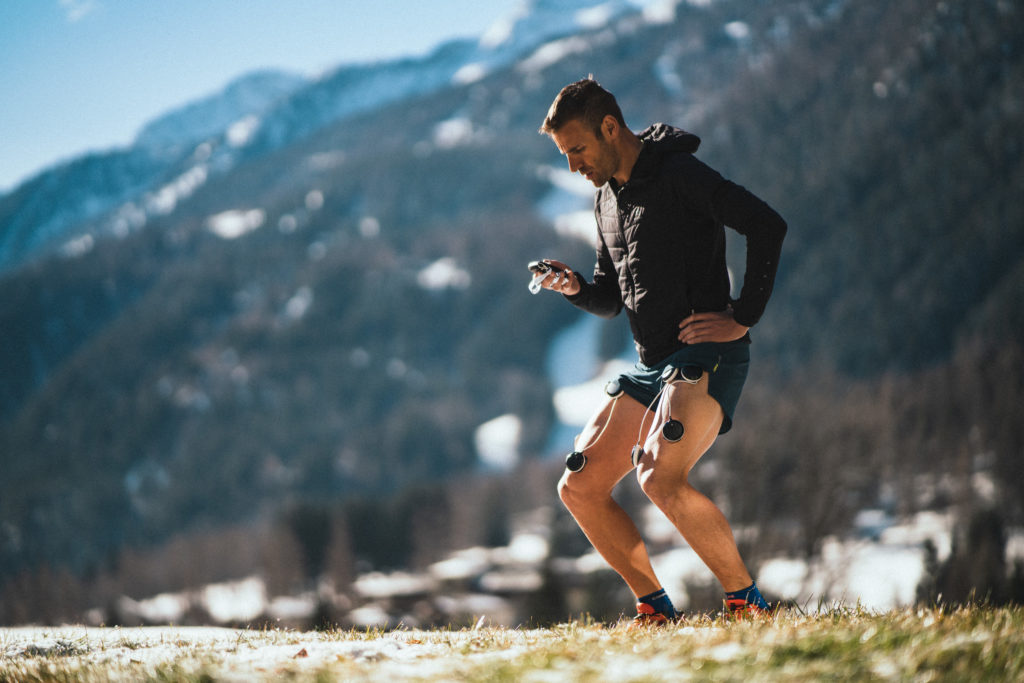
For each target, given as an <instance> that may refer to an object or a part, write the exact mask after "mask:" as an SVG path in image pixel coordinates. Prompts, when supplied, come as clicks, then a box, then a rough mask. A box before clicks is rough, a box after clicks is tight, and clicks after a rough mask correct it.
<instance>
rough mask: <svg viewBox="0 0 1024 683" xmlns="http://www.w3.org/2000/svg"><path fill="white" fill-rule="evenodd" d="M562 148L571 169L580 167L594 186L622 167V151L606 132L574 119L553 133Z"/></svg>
mask: <svg viewBox="0 0 1024 683" xmlns="http://www.w3.org/2000/svg"><path fill="white" fill-rule="evenodd" d="M551 139H552V140H554V142H555V146H556V147H558V151H559V152H561V153H562V154H564V155H565V156H566V158H567V159H568V160H569V170H570V171H572V172H573V173H576V172H577V171H579V173H580V174H582V175H583V176H585V177H586V179H587V180H589V181H590V182H592V183H593V184H594V187H601V186H602V185H604V184H605V183H607V182H608V181H609V180H610V179H611V177H612V176H613V175H615V172H616V171H617V170H618V168H619V155H618V153H617V152H616V150H615V148H614V147H613V146H612V144H611V142H609V141H608V140H607V139H606V137H605V134H604V133H603V132H602V133H601V134H600V135H598V134H595V133H594V130H593V129H592V128H591V127H590V126H588V125H586V124H585V123H583V122H582V121H580V120H579V119H573V120H572V121H569V122H568V123H566V124H565V125H563V126H562V127H561V128H559V129H558V130H557V131H555V132H554V133H552V134H551Z"/></svg>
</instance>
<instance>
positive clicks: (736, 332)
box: [679, 308, 750, 344]
mask: <svg viewBox="0 0 1024 683" xmlns="http://www.w3.org/2000/svg"><path fill="white" fill-rule="evenodd" d="M749 329H750V328H749V327H745V326H743V325H740V324H739V323H738V322H736V321H735V320H734V319H733V317H732V309H731V308H729V309H726V310H724V311H720V312H714V311H712V312H709V313H694V314H693V315H691V316H690V317H688V318H686V319H685V320H683V321H682V322H681V323H679V341H681V342H685V343H687V344H700V343H703V342H730V341H734V340H736V339H739V338H740V337H742V336H743V335H745V334H746V333H747V330H749Z"/></svg>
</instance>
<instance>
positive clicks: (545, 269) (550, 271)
mask: <svg viewBox="0 0 1024 683" xmlns="http://www.w3.org/2000/svg"><path fill="white" fill-rule="evenodd" d="M526 267H527V268H529V269H530V272H531V273H533V279H532V280H531V281H530V285H529V286H530V293H531V294H536V293H537V292H539V291H540V290H541V286H540V283H541V282H543V281H544V278H546V277H547V276H548V275H554V276H555V277H556V282H557V278H560V277H561V276H562V274H563V273H564V272H565V271H564V270H562V269H561V268H559V267H558V266H555V265H552V264H551V263H548V262H547V261H530V263H529V265H527V266H526Z"/></svg>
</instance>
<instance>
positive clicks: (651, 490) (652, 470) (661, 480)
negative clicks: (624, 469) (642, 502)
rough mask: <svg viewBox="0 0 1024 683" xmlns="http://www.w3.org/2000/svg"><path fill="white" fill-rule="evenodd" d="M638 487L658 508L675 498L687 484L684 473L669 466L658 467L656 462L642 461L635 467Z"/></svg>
mask: <svg viewBox="0 0 1024 683" xmlns="http://www.w3.org/2000/svg"><path fill="white" fill-rule="evenodd" d="M637 479H638V480H639V482H640V489H641V490H642V491H643V492H644V495H645V496H647V497H648V498H649V499H650V501H651V502H652V503H654V504H655V505H657V506H658V507H659V508H660V507H662V506H663V504H664V503H666V502H668V501H670V500H672V499H674V498H677V497H678V496H679V495H681V494H682V493H683V491H684V490H685V488H686V487H687V486H688V485H689V484H688V482H687V477H686V475H685V474H680V473H678V472H673V471H671V470H670V469H669V468H665V467H658V466H657V464H656V463H643V462H641V464H640V466H639V467H638V468H637Z"/></svg>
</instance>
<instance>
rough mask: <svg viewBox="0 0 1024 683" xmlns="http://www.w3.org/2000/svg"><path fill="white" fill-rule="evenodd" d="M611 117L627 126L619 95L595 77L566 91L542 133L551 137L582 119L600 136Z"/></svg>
mask: <svg viewBox="0 0 1024 683" xmlns="http://www.w3.org/2000/svg"><path fill="white" fill-rule="evenodd" d="M609 114H611V115H612V116H614V117H615V120H616V121H618V122H619V125H620V126H622V127H623V128H625V127H626V121H625V119H623V118H622V110H621V109H619V103H618V102H616V101H615V96H614V95H612V94H611V93H610V92H608V91H607V90H605V89H604V88H602V87H601V85H600V84H599V83H598V82H597V81H595V80H594V77H593V76H588V77H587V78H584V79H582V80H579V81H576V82H575V83H570V84H569V85H567V86H565V87H564V88H562V90H561V92H559V93H558V96H557V97H555V101H554V102H552V103H551V107H550V108H549V109H548V115H547V116H546V117H545V118H544V123H543V125H541V127H540V130H539V131H538V132H540V133H541V134H543V135H551V134H552V133H554V132H556V131H557V130H558V129H559V128H561V127H562V126H564V125H565V124H567V123H569V122H570V121H575V120H579V121H582V122H583V124H584V125H586V126H589V127H590V128H591V129H592V130H593V131H594V133H595V134H596V135H597V136H598V137H600V136H601V122H602V121H604V117H606V116H608V115H609Z"/></svg>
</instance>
